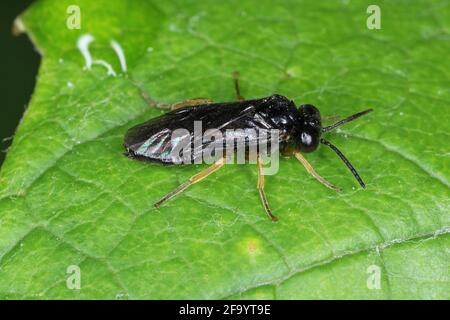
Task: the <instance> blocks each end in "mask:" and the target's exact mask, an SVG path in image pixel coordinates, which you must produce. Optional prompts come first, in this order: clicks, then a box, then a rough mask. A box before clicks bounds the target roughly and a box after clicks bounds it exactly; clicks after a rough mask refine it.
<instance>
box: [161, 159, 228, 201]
mask: <svg viewBox="0 0 450 320" xmlns="http://www.w3.org/2000/svg"><path fill="white" fill-rule="evenodd" d="M224 164H225V158H221V159H219V160H217V161H216V162H215V163H214V164H213V165H211V166H209V167H208V168H206V169H205V170H203V171H201V172H199V173H197V174H196V175H194V176H192V177H191V178H189V180H188V181H186V182H184V183H182V184H181V185H180V186H179V187H178V188H176V189H175V190H174V191H172V192H170V193H168V194H166V195H165V196H164V197H162V198H161V200H159V201H158V202H156V203H155V207H156V208H159V207H160V206H161V205H162V204H163V203H164V202H166V201H168V200H170V199H172V198H173V197H175V196H176V195H177V194H178V193H180V192H182V191H184V190H186V189H187V188H188V187H189V186H191V185H193V184H195V183H197V182H200V181H201V180H203V179H205V178H206V177H207V176H209V175H210V174H211V173H213V172H214V171H217V170H219V169H220V168H221V167H222V166H223V165H224Z"/></svg>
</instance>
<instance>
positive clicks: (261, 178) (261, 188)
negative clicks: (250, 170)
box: [258, 154, 278, 222]
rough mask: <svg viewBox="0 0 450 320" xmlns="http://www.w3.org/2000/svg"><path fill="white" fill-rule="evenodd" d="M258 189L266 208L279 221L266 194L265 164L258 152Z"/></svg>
mask: <svg viewBox="0 0 450 320" xmlns="http://www.w3.org/2000/svg"><path fill="white" fill-rule="evenodd" d="M258 191H259V197H260V198H261V202H262V204H263V206H264V210H265V211H266V213H267V215H268V216H269V218H270V219H272V221H273V222H275V221H277V220H278V218H277V217H276V216H274V215H273V214H272V210H271V209H270V207H269V202H268V201H267V197H266V194H265V192H264V175H263V164H262V160H261V156H260V155H259V154H258Z"/></svg>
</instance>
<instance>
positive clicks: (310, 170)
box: [294, 152, 342, 192]
mask: <svg viewBox="0 0 450 320" xmlns="http://www.w3.org/2000/svg"><path fill="white" fill-rule="evenodd" d="M294 156H295V157H296V158H297V159H298V161H300V162H301V163H302V164H303V166H304V167H305V169H306V171H308V173H309V174H310V175H312V176H313V177H314V178H316V179H317V180H318V181H319V182H320V183H321V184H323V185H324V186H325V187H327V188H330V189H331V190H334V191H337V192H340V191H342V189H341V188H339V187H336V186H335V185H334V184H332V183H331V182H328V181H327V180H325V179H324V178H322V177H321V176H320V175H319V174H318V173H317V172H316V171H315V170H314V168H313V167H312V166H311V165H310V164H309V162H308V160H306V158H305V157H303V156H302V154H301V153H300V152H295V153H294Z"/></svg>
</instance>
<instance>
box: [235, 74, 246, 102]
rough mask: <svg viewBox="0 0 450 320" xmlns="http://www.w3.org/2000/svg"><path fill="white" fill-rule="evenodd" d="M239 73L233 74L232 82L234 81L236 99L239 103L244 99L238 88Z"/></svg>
mask: <svg viewBox="0 0 450 320" xmlns="http://www.w3.org/2000/svg"><path fill="white" fill-rule="evenodd" d="M239 76H240V74H239V72H238V71H235V72H233V81H234V89H235V90H236V99H237V100H239V101H244V100H245V98H244V97H243V96H241V89H240V87H239Z"/></svg>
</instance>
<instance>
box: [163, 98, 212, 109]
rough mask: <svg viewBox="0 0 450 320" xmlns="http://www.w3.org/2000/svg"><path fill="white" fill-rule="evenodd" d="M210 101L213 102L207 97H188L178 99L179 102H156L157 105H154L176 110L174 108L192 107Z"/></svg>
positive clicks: (209, 102)
mask: <svg viewBox="0 0 450 320" xmlns="http://www.w3.org/2000/svg"><path fill="white" fill-rule="evenodd" d="M211 103H213V101H212V100H210V99H207V98H194V99H188V100H184V101H180V102H177V103H172V104H158V105H156V107H157V108H160V109H169V110H176V109H180V108H184V107H193V106H198V105H202V104H211Z"/></svg>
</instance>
